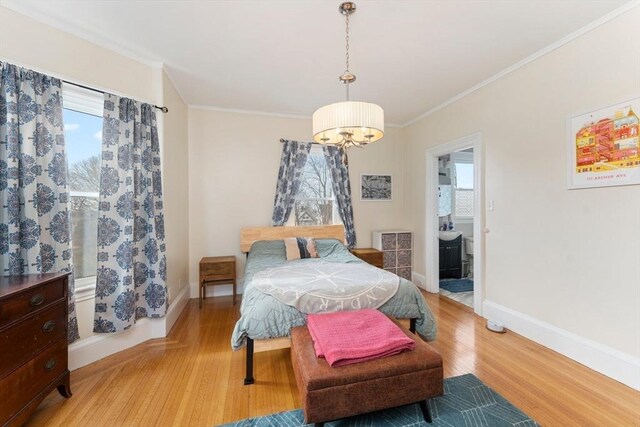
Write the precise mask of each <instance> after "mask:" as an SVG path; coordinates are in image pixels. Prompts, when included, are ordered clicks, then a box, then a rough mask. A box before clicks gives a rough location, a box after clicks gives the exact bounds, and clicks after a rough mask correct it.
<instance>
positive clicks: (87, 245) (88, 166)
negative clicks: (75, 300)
mask: <svg viewBox="0 0 640 427" xmlns="http://www.w3.org/2000/svg"><path fill="white" fill-rule="evenodd" d="M64 129H65V142H66V146H67V159H68V162H69V189H70V192H71V194H70V195H71V197H70V202H71V226H72V239H73V248H72V249H73V263H74V270H75V277H76V278H77V279H80V278H83V277H89V276H95V275H96V266H97V263H96V252H97V247H96V246H97V221H98V192H99V190H100V155H101V147H102V117H97V116H92V115H90V114H86V113H80V112H77V111H72V110H69V109H64Z"/></svg>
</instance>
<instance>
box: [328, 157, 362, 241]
mask: <svg viewBox="0 0 640 427" xmlns="http://www.w3.org/2000/svg"><path fill="white" fill-rule="evenodd" d="M322 148H323V150H324V158H325V160H326V162H327V167H328V168H329V170H330V171H331V182H332V185H333V193H334V194H335V196H336V201H337V202H338V213H339V214H340V218H341V219H342V223H343V224H344V234H345V239H346V241H347V246H348V247H349V248H354V247H355V246H356V229H355V226H354V225H353V205H352V203H351V183H350V181H349V161H348V159H347V152H346V151H345V150H344V149H339V148H338V147H336V146H333V145H325V146H323V147H322Z"/></svg>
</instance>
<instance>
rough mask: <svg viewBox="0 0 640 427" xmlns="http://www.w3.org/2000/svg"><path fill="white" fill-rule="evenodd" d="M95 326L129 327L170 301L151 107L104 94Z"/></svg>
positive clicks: (163, 311)
mask: <svg viewBox="0 0 640 427" xmlns="http://www.w3.org/2000/svg"><path fill="white" fill-rule="evenodd" d="M103 123H104V124H103V130H102V166H101V169H100V202H99V205H98V271H97V278H96V309H95V318H94V325H93V330H94V332H101V333H108V332H119V331H123V330H126V329H129V328H130V327H131V326H132V325H133V324H134V323H135V322H136V320H137V319H140V318H142V317H163V316H164V315H165V314H166V311H167V307H168V300H167V286H166V280H167V263H166V256H165V244H164V215H163V207H162V183H161V175H160V144H159V141H158V129H157V125H156V113H155V110H154V107H153V106H152V105H149V104H143V103H140V102H137V101H134V100H132V99H127V98H120V97H118V96H115V95H111V94H105V98H104V122H103Z"/></svg>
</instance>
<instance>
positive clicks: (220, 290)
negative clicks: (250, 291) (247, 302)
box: [190, 281, 242, 298]
mask: <svg viewBox="0 0 640 427" xmlns="http://www.w3.org/2000/svg"><path fill="white" fill-rule="evenodd" d="M241 283H242V281H238V284H237V285H236V292H237V294H238V295H242V286H241V285H240V284H241ZM190 289H191V291H190V293H191V298H200V293H199V292H198V283H191V285H190ZM205 292H206V297H207V298H209V297H225V296H230V295H233V285H216V286H207V287H206V288H205Z"/></svg>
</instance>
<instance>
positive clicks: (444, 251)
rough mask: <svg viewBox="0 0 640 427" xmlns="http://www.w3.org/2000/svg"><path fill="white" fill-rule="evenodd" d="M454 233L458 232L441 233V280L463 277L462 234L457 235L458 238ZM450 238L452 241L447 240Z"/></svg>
mask: <svg viewBox="0 0 640 427" xmlns="http://www.w3.org/2000/svg"><path fill="white" fill-rule="evenodd" d="M443 233H447V234H446V235H443ZM449 233H451V234H449ZM453 233H456V232H441V233H440V239H439V242H440V279H460V278H461V277H462V233H456V234H457V237H454V234H453ZM449 238H451V240H447V239H449Z"/></svg>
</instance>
